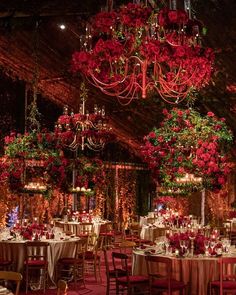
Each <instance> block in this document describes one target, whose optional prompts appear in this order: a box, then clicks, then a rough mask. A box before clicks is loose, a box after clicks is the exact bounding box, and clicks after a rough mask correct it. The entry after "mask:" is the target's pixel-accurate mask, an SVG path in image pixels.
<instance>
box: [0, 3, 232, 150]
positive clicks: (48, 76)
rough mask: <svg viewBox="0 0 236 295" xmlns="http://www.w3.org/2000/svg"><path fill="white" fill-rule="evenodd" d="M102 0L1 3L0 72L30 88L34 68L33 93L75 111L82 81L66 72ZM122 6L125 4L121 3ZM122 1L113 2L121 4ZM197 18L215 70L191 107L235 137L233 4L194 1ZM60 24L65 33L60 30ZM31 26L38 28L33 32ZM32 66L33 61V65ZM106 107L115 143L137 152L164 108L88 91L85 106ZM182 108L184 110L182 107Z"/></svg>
mask: <svg viewBox="0 0 236 295" xmlns="http://www.w3.org/2000/svg"><path fill="white" fill-rule="evenodd" d="M105 2H106V1H105V0H87V1H78V0H70V1H63V0H51V1H50V0H41V1H37V0H25V1H22V0H15V1H14V0H12V1H10V0H7V1H5V0H2V1H1V3H0V66H1V68H2V71H3V72H4V73H5V74H6V75H8V76H10V77H12V78H16V79H19V80H23V81H25V82H26V83H28V84H32V81H33V80H34V76H35V72H36V69H37V67H38V74H39V82H38V90H39V92H40V93H41V94H42V96H43V97H45V98H48V99H50V100H51V101H52V102H53V103H55V104H57V105H59V106H63V105H65V104H67V105H69V106H70V107H72V108H73V109H74V111H76V110H78V105H79V99H78V98H79V96H80V95H79V87H80V82H81V77H73V76H72V74H71V73H70V71H69V68H70V59H71V55H72V53H73V52H74V51H75V50H77V49H78V46H79V38H80V35H81V29H82V23H83V22H84V21H85V20H86V19H88V17H89V16H91V15H93V14H95V13H96V12H98V11H100V9H101V7H102V5H103V6H104V5H105V4H106V3H105ZM126 2H127V1H126ZM121 3H125V1H114V4H115V5H120V4H121ZM193 5H194V8H195V11H196V15H197V17H198V18H199V19H200V20H202V21H203V23H204V24H205V25H206V27H207V28H208V33H207V36H206V37H204V39H203V42H204V44H205V45H206V46H209V47H212V48H213V49H214V51H215V54H216V69H215V72H214V74H213V77H212V81H211V83H210V85H209V86H207V87H206V88H205V89H203V90H202V91H201V92H200V93H199V95H198V99H197V100H196V102H195V107H196V108H197V109H198V110H200V111H201V112H203V113H206V112H207V111H212V112H214V113H216V114H217V115H218V116H220V117H225V118H226V120H227V123H228V124H229V126H230V127H231V128H232V130H233V131H234V133H236V58H235V56H236V54H235V53H236V48H235V47H236V30H235V28H236V17H235V10H236V3H235V1H234V0H228V1H227V0H208V1H205V0H199V1H196V0H195V1H193ZM61 21H63V22H65V23H66V24H67V29H66V30H64V31H61V30H60V29H59V28H58V24H59V23H60V22H61ZM35 24H38V27H37V29H36V26H35ZM36 61H37V62H36ZM94 103H97V104H99V105H105V107H106V112H107V114H108V115H109V116H110V124H111V126H112V128H113V130H114V132H115V134H116V135H117V138H118V140H119V141H120V142H121V143H123V144H125V145H126V146H127V147H128V148H129V149H130V150H131V151H133V152H135V153H138V148H139V146H140V144H141V143H142V138H143V136H144V135H145V134H147V133H148V132H149V131H150V129H151V128H152V127H153V126H155V125H157V124H158V122H159V121H160V117H161V109H162V108H163V107H168V106H167V105H166V104H165V103H164V102H163V101H162V100H161V98H159V97H158V96H155V97H150V98H147V99H145V100H143V99H140V100H135V101H133V102H132V103H131V104H129V105H128V106H122V105H120V104H119V103H118V102H117V100H116V99H115V98H114V97H108V96H105V95H104V94H103V93H101V92H100V91H99V90H97V89H95V88H93V87H91V88H89V100H88V105H91V106H92V105H93V104H94ZM182 106H185V103H183V105H182Z"/></svg>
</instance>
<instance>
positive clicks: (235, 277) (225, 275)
mask: <svg viewBox="0 0 236 295" xmlns="http://www.w3.org/2000/svg"><path fill="white" fill-rule="evenodd" d="M219 263H220V295H223V291H224V284H223V281H226V280H227V281H233V282H234V283H235V289H234V291H236V273H235V270H234V269H235V266H236V257H222V258H220V259H219ZM231 291H232V289H230V292H231Z"/></svg>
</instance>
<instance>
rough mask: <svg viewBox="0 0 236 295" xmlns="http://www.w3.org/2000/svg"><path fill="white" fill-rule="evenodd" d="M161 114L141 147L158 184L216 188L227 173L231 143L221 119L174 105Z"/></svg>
mask: <svg viewBox="0 0 236 295" xmlns="http://www.w3.org/2000/svg"><path fill="white" fill-rule="evenodd" d="M163 114H164V116H165V118H164V120H163V121H162V123H161V127H160V128H158V129H157V128H154V129H153V130H152V131H151V132H150V133H149V134H148V135H147V136H146V137H145V138H144V145H143V146H142V154H143V157H144V160H145V161H146V162H147V163H148V165H149V167H150V169H151V170H152V171H153V174H154V177H155V178H156V179H157V180H158V182H159V184H160V185H161V186H162V187H165V188H166V189H167V188H170V189H172V190H176V191H178V190H179V189H181V190H185V191H191V190H193V189H197V190H199V189H202V188H207V189H210V190H216V189H220V188H221V187H222V186H223V185H224V184H225V183H226V178H227V175H228V173H229V172H230V163H229V159H228V157H227V152H228V150H229V146H230V145H231V144H232V142H233V136H232V132H231V131H230V130H229V129H228V127H227V125H226V123H225V120H224V118H221V119H218V118H217V117H216V116H215V115H214V114H213V113H212V112H208V113H207V116H205V117H204V116H202V115H200V114H199V113H198V112H196V111H194V110H192V109H188V110H181V109H177V108H174V109H172V110H171V111H170V112H169V111H167V110H166V109H164V110H163Z"/></svg>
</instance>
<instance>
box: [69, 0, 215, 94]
mask: <svg viewBox="0 0 236 295" xmlns="http://www.w3.org/2000/svg"><path fill="white" fill-rule="evenodd" d="M150 24H152V25H153V27H151V29H150V31H149V30H148V27H150ZM154 24H155V26H154ZM174 28H179V29H176V30H173V29H174ZM181 28H182V30H181ZM196 28H197V31H198V30H199V31H198V32H195V30H196ZM201 30H202V31H204V30H203V28H202V24H201V23H200V22H199V21H197V20H191V19H190V18H189V16H188V15H187V13H186V12H185V11H183V10H170V9H168V8H166V7H165V8H162V7H158V8H157V9H156V10H155V13H154V12H153V10H152V9H151V8H150V7H146V6H144V4H134V3H128V4H127V5H123V6H121V7H119V8H118V9H117V10H113V11H111V12H100V13H98V14H97V15H96V16H95V17H94V18H93V19H92V20H91V32H90V36H89V37H88V41H89V40H92V42H91V45H87V47H89V48H86V49H85V50H81V51H76V52H74V54H73V56H72V72H74V73H76V72H82V73H83V74H85V75H86V76H88V77H90V76H93V81H98V80H99V81H102V82H103V86H104V87H105V86H106V85H107V84H108V85H109V84H110V83H114V84H113V86H114V87H113V88H114V92H116V91H119V90H121V89H120V87H121V85H120V84H123V83H124V85H126V84H129V83H130V81H129V79H127V71H128V68H130V66H131V64H132V62H131V61H129V58H130V57H138V58H140V60H143V59H145V60H147V66H148V67H149V68H150V69H152V68H153V67H154V68H156V71H155V70H154V75H153V77H146V78H147V81H146V82H147V84H148V83H151V84H154V86H155V83H158V77H155V75H156V76H158V75H157V68H158V70H159V69H161V71H162V72H163V73H164V74H163V75H162V76H163V77H162V78H163V79H164V80H165V81H166V83H171V82H174V83H176V82H177V83H176V89H175V91H177V92H183V88H184V87H185V86H186V87H187V88H188V91H189V92H191V91H194V90H197V89H200V88H201V87H202V86H204V85H206V84H207V83H208V82H209V80H210V77H211V73H212V64H213V60H214V54H213V51H212V50H211V49H210V48H205V49H204V48H202V47H201V45H200V43H198V42H197V41H196V39H197V37H196V35H197V36H198V35H199V33H200V31H201ZM164 32H165V33H164ZM142 40H143V42H142ZM90 47H91V48H90ZM179 68H181V69H182V70H181V71H180V72H179V73H178V75H176V71H177V69H179ZM155 72H156V74H155ZM139 76H140V77H137V81H139V80H142V77H141V74H140V75H139ZM133 78H134V77H133V76H132V75H131V77H130V79H131V80H132V79H133ZM183 81H185V82H187V85H183V84H184V83H183ZM118 82H119V83H118ZM159 82H160V81H159ZM193 85H194V86H193ZM113 88H112V89H113ZM194 88H195V89H194ZM150 90H151V89H150ZM163 90H164V89H163Z"/></svg>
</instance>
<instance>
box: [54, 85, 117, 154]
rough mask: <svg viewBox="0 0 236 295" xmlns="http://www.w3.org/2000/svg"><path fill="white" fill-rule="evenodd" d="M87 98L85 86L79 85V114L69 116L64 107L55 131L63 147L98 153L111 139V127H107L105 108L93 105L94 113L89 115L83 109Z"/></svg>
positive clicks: (66, 108)
mask: <svg viewBox="0 0 236 295" xmlns="http://www.w3.org/2000/svg"><path fill="white" fill-rule="evenodd" d="M87 98H88V91H87V89H86V87H85V84H84V83H82V84H81V104H80V108H79V113H76V114H74V113H73V111H71V113H70V114H69V109H68V107H67V106H65V107H64V111H63V115H61V116H60V117H59V118H58V120H57V123H56V126H55V131H56V133H58V134H59V136H60V139H61V141H62V143H63V145H64V147H67V148H69V149H71V150H73V151H76V150H77V149H78V148H81V150H82V151H83V150H84V149H85V147H88V148H89V149H91V150H94V151H99V150H101V149H103V148H104V146H105V144H106V143H107V142H108V141H109V140H111V139H112V138H113V134H112V130H111V127H109V125H108V118H107V116H106V114H105V107H102V108H99V107H98V106H97V105H94V112H93V113H89V112H88V110H86V109H85V103H86V100H87Z"/></svg>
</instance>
